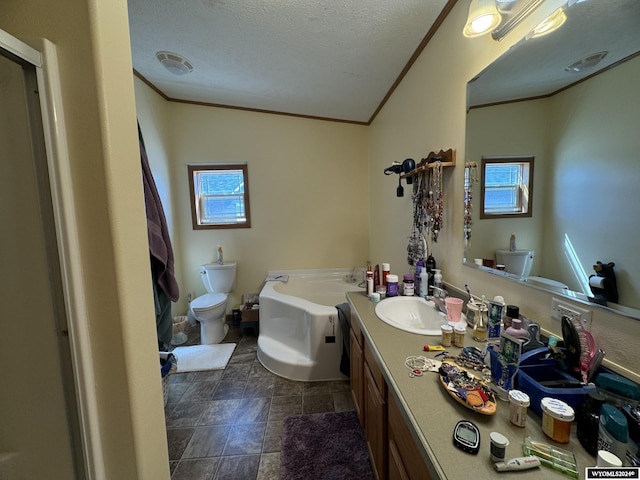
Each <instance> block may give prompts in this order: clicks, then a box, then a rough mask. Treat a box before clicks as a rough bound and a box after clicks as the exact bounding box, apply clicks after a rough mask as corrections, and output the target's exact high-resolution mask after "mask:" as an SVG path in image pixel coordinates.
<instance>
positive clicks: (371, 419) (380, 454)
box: [364, 341, 387, 479]
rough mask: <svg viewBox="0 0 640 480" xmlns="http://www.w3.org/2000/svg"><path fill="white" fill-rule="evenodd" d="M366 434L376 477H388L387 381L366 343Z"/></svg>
mask: <svg viewBox="0 0 640 480" xmlns="http://www.w3.org/2000/svg"><path fill="white" fill-rule="evenodd" d="M364 435H365V437H366V439H367V446H368V448H369V455H370V456H371V460H372V462H373V466H374V470H375V471H374V473H375V475H376V478H380V479H384V478H387V382H385V380H384V377H383V376H382V371H381V370H380V368H379V367H378V364H377V362H376V361H375V359H374V358H373V356H372V352H371V349H370V347H369V344H368V343H367V342H366V341H365V343H364Z"/></svg>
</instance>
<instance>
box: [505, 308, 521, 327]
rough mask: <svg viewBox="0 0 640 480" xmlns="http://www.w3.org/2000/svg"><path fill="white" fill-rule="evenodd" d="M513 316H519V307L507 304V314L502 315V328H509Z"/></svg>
mask: <svg viewBox="0 0 640 480" xmlns="http://www.w3.org/2000/svg"><path fill="white" fill-rule="evenodd" d="M514 318H520V307H518V306H517V305H507V315H506V316H505V317H504V328H509V327H510V326H511V321H512V320H513V319H514Z"/></svg>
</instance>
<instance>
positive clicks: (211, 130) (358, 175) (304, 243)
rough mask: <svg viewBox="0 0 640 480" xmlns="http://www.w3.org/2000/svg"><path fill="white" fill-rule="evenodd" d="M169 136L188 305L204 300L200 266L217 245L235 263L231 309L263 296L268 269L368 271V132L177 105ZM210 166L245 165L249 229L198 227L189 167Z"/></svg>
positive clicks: (353, 127) (211, 257)
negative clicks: (244, 298)
mask: <svg viewBox="0 0 640 480" xmlns="http://www.w3.org/2000/svg"><path fill="white" fill-rule="evenodd" d="M168 129H169V131H170V132H171V142H170V143H171V148H172V150H171V152H169V156H170V158H171V161H172V174H173V182H174V183H173V189H174V191H175V194H176V198H175V200H174V201H175V205H176V220H177V224H176V225H177V226H178V230H179V232H180V233H179V236H180V239H181V240H180V244H181V248H180V251H179V255H178V257H179V259H180V262H181V264H182V271H183V274H184V275H183V282H182V285H181V289H182V297H183V300H184V297H185V296H186V294H187V292H192V293H193V294H194V295H200V294H202V293H204V292H205V289H204V286H203V285H202V280H201V278H200V273H199V267H200V265H201V264H203V263H207V262H211V261H213V260H214V259H215V248H216V245H221V246H222V248H223V251H224V258H225V261H237V262H238V276H237V281H236V287H235V290H234V292H233V293H232V294H231V296H230V300H229V302H228V304H227V306H228V310H230V309H231V308H232V307H233V306H234V305H235V304H238V303H240V302H241V295H242V294H243V293H249V292H259V290H260V288H261V286H262V282H263V280H264V278H265V276H266V274H267V271H268V270H273V269H298V268H332V267H355V266H358V267H361V266H363V265H364V264H365V262H366V261H367V250H368V227H369V216H368V212H369V208H368V206H367V192H368V168H367V128H366V127H364V126H360V125H350V124H345V123H336V122H326V121H321V120H310V119H303V118H296V117H288V116H282V115H271V114H265V113H255V112H246V111H239V110H229V109H222V108H212V107H203V106H195V105H185V104H178V103H173V104H171V105H170V106H169V121H168ZM207 162H223V163H224V162H226V163H229V162H231V163H236V162H238V163H243V162H246V163H247V165H248V172H249V194H250V205H251V228H242V229H223V230H197V231H195V230H193V229H192V225H191V213H190V212H191V210H190V206H189V190H188V178H187V164H188V163H207ZM178 307H184V308H185V310H186V304H184V301H183V302H182V303H181V304H180V305H179V306H178Z"/></svg>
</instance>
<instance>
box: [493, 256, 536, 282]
mask: <svg viewBox="0 0 640 480" xmlns="http://www.w3.org/2000/svg"><path fill="white" fill-rule="evenodd" d="M534 256H535V253H534V251H533V250H496V262H497V263H498V264H502V265H504V267H505V268H504V269H505V271H506V272H507V273H511V274H513V275H517V276H519V277H528V276H529V273H531V267H532V266H533V257H534Z"/></svg>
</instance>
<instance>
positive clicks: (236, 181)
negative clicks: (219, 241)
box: [188, 164, 251, 230]
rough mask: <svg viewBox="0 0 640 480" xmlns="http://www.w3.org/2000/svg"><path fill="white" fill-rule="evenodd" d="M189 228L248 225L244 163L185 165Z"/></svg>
mask: <svg viewBox="0 0 640 480" xmlns="http://www.w3.org/2000/svg"><path fill="white" fill-rule="evenodd" d="M188 172H189V191H190V194H191V197H190V200H191V218H192V223H193V229H194V230H198V229H207V228H249V227H251V214H250V210H249V176H248V173H247V165H246V164H209V165H189V166H188Z"/></svg>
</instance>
